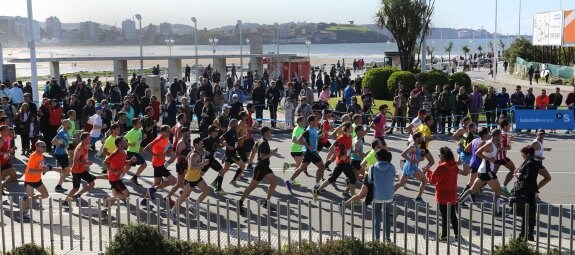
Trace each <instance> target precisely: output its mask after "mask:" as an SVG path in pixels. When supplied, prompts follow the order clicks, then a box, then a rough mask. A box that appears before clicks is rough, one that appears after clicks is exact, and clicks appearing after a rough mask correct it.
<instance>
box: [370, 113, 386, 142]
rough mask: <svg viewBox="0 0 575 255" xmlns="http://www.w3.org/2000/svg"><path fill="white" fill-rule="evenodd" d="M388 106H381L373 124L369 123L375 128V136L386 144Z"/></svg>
mask: <svg viewBox="0 0 575 255" xmlns="http://www.w3.org/2000/svg"><path fill="white" fill-rule="evenodd" d="M387 108H388V106H387V105H386V104H383V105H380V106H379V113H378V114H377V115H376V116H375V118H374V119H373V121H372V122H371V124H370V125H369V127H370V128H373V130H374V133H373V136H374V137H375V138H377V139H381V141H382V142H383V143H384V144H385V130H386V129H388V127H387V126H386V125H387Z"/></svg>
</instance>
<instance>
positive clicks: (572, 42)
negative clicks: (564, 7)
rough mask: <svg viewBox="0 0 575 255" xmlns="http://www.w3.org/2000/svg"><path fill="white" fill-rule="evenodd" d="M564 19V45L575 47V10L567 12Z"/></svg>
mask: <svg viewBox="0 0 575 255" xmlns="http://www.w3.org/2000/svg"><path fill="white" fill-rule="evenodd" d="M563 17H564V19H565V27H564V28H563V45H565V46H575V10H569V11H565V13H564V15H563Z"/></svg>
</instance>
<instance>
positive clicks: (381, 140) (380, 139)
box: [377, 136, 387, 146]
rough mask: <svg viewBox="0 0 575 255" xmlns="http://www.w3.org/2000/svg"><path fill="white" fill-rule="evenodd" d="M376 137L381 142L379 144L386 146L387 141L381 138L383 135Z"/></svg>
mask: <svg viewBox="0 0 575 255" xmlns="http://www.w3.org/2000/svg"><path fill="white" fill-rule="evenodd" d="M377 139H378V140H379V141H380V142H381V145H383V146H387V143H386V142H385V138H383V136H380V137H377Z"/></svg>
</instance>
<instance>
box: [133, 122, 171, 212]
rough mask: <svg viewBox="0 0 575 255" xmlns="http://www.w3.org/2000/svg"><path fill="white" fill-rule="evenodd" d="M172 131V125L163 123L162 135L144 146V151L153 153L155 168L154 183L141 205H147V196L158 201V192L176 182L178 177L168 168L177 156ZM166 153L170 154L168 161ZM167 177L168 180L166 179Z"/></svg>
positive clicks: (153, 165) (153, 201)
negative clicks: (171, 139)
mask: <svg viewBox="0 0 575 255" xmlns="http://www.w3.org/2000/svg"><path fill="white" fill-rule="evenodd" d="M171 134H172V131H171V129H170V126H168V125H163V126H162V127H161V128H160V135H158V136H157V137H156V139H154V140H153V141H152V142H150V144H148V145H147V146H146V148H144V152H146V153H149V154H150V155H152V167H153V168H154V184H153V185H152V186H151V187H149V188H148V192H147V193H146V195H145V196H144V199H142V202H141V203H140V205H142V206H146V205H148V202H147V200H146V198H150V200H151V202H152V204H153V203H155V202H156V192H157V191H158V190H159V189H163V188H165V187H167V186H172V185H174V184H176V178H174V176H173V175H172V174H171V173H170V171H168V169H166V166H167V165H169V164H170V163H172V162H174V161H175V159H176V157H174V156H173V154H174V149H173V145H172V144H170V135H171ZM166 155H170V156H171V158H170V161H166ZM164 178H166V180H164Z"/></svg>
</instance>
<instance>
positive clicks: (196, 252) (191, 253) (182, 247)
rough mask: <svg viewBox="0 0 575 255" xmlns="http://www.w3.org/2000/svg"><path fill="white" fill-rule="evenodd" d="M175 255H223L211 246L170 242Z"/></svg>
mask: <svg viewBox="0 0 575 255" xmlns="http://www.w3.org/2000/svg"><path fill="white" fill-rule="evenodd" d="M171 244H172V247H173V250H174V252H175V253H174V254H177V255H223V254H224V252H223V251H222V250H221V249H219V248H218V247H217V246H215V245H213V244H207V243H190V242H186V241H181V240H175V241H172V242H171Z"/></svg>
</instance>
